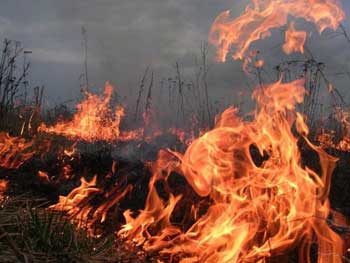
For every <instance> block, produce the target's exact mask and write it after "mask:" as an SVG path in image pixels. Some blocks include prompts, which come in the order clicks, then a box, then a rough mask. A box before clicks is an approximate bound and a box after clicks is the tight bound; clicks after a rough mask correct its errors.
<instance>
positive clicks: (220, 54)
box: [209, 0, 345, 62]
mask: <svg viewBox="0 0 350 263" xmlns="http://www.w3.org/2000/svg"><path fill="white" fill-rule="evenodd" d="M289 15H290V16H292V17H293V18H303V19H305V20H306V21H308V22H312V23H314V24H315V25H316V26H317V29H318V31H319V32H320V33H322V32H323V31H324V30H325V29H326V28H330V29H333V30H335V29H337V27H338V26H339V24H340V23H341V21H343V20H344V19H345V13H344V11H343V10H342V8H341V6H340V4H339V2H338V1H337V0H266V1H263V0H253V1H252V3H251V5H249V6H247V8H246V9H245V11H244V13H243V14H242V15H241V16H239V17H238V18H235V19H232V18H230V11H225V12H223V13H221V14H220V15H219V16H218V17H217V18H216V20H215V21H214V23H213V25H212V28H211V32H210V35H209V40H210V42H211V43H212V44H214V45H215V46H217V47H218V51H217V59H218V61H222V62H223V61H225V60H226V57H227V54H228V53H229V52H230V50H231V49H232V48H234V49H235V52H234V54H233V58H234V59H244V58H245V57H246V56H247V54H248V51H249V48H250V46H251V45H252V43H254V42H255V41H257V40H259V39H264V38H266V37H269V36H270V34H271V32H270V31H271V30H272V29H274V28H279V27H282V26H284V25H286V24H287V23H288V16H289Z"/></svg>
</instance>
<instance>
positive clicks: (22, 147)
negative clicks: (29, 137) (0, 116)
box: [0, 133, 35, 169]
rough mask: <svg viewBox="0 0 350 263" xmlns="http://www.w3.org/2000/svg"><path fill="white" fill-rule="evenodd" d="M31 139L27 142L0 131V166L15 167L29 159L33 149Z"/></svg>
mask: <svg viewBox="0 0 350 263" xmlns="http://www.w3.org/2000/svg"><path fill="white" fill-rule="evenodd" d="M32 146H33V141H29V142H27V141H26V140H25V139H23V138H20V137H11V136H10V135H9V134H8V133H0V167H4V168H7V169H17V168H19V167H20V166H21V165H22V164H23V163H24V162H25V161H27V160H28V159H30V158H31V157H32V156H33V155H34V154H35V151H34V150H33V149H32Z"/></svg>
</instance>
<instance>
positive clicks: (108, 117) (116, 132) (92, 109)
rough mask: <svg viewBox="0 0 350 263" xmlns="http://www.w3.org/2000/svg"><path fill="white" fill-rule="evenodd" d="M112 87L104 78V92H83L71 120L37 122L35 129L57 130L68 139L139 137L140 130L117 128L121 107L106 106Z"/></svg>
mask: <svg viewBox="0 0 350 263" xmlns="http://www.w3.org/2000/svg"><path fill="white" fill-rule="evenodd" d="M112 93H113V87H112V86H111V85H110V84H109V83H108V82H107V83H106V85H105V90H104V95H103V96H97V95H94V94H92V93H87V95H86V96H87V97H86V99H85V100H84V101H82V102H81V103H80V104H78V105H77V112H76V114H75V115H74V116H73V119H72V120H71V121H67V122H59V123H57V124H56V125H55V126H52V127H47V126H46V125H45V124H44V123H43V124H41V125H40V127H39V129H38V130H39V131H41V132H46V133H53V134H60V135H64V136H67V137H69V138H72V139H81V140H86V141H97V140H104V141H115V140H132V139H135V138H137V137H140V131H138V130H136V131H130V132H121V131H120V122H121V120H122V118H123V116H124V114H125V113H124V108H123V107H122V106H117V107H116V108H115V110H114V111H113V110H112V108H111V107H110V101H111V98H112Z"/></svg>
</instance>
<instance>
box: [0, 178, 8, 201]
mask: <svg viewBox="0 0 350 263" xmlns="http://www.w3.org/2000/svg"><path fill="white" fill-rule="evenodd" d="M7 189H8V181H7V180H4V179H0V202H1V201H2V200H4V196H3V194H4V193H5V192H6V191H7Z"/></svg>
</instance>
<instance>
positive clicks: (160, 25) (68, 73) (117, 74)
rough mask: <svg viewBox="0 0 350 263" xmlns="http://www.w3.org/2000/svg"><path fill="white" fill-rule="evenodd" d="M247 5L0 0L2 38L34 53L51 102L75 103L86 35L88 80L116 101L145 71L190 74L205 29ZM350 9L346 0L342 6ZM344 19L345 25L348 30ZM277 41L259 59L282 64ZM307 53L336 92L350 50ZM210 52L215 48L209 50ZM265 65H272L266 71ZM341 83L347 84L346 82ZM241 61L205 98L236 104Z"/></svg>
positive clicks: (331, 46) (211, 0) (178, 0)
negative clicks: (176, 68) (112, 89)
mask: <svg viewBox="0 0 350 263" xmlns="http://www.w3.org/2000/svg"><path fill="white" fill-rule="evenodd" d="M247 2H248V1H247V0H60V1H58V0H1V1H0V39H4V38H10V39H15V40H19V41H21V42H22V43H23V45H24V47H25V48H27V49H29V50H32V51H33V54H32V55H31V56H30V57H31V61H32V69H31V82H32V84H33V85H45V86H46V89H47V94H48V95H47V97H48V100H49V101H52V102H53V103H56V102H60V101H64V100H66V99H70V98H76V97H77V96H78V94H79V83H80V82H79V76H80V74H81V73H82V71H83V49H82V35H81V27H82V26H84V27H85V28H86V29H87V34H88V52H89V56H88V58H89V75H90V82H91V84H92V85H93V86H94V87H95V88H96V90H98V89H99V88H101V87H103V83H104V82H105V81H110V82H111V83H113V84H114V85H115V86H117V88H118V89H119V90H120V92H121V94H122V95H126V96H132V95H133V94H135V90H136V89H137V85H138V83H139V81H140V78H141V76H142V73H143V71H144V69H145V68H146V67H147V66H148V65H150V66H151V67H152V68H153V69H154V70H155V74H156V76H157V80H159V79H160V78H161V77H167V76H168V75H170V71H171V70H172V65H174V63H175V62H176V61H179V63H180V65H181V66H182V68H183V71H184V72H186V70H187V69H188V70H190V69H191V67H193V65H194V64H193V63H194V60H193V59H192V58H193V55H194V54H195V53H198V52H199V47H200V45H201V43H202V42H203V41H206V40H207V36H208V32H209V29H210V25H211V23H212V22H213V20H214V19H215V17H216V16H217V15H218V14H219V13H220V12H222V11H224V10H227V9H231V10H232V15H233V16H237V15H238V14H239V13H241V12H242V11H243V10H244V6H245V4H246V3H247ZM343 4H345V7H346V9H350V4H349V1H348V0H343ZM348 23H349V22H348V20H347V21H346V22H345V25H346V27H347V28H348V26H347V25H348ZM282 36H283V35H282V34H281V32H280V31H278V30H276V32H275V33H274V34H273V37H272V39H271V40H267V41H265V40H264V41H263V42H264V43H263V44H262V43H261V44H260V45H261V46H260V48H261V49H262V54H263V56H265V57H263V58H267V57H268V58H270V59H271V61H270V62H269V61H267V66H271V68H272V66H273V63H274V61H276V60H283V59H286V57H285V56H283V54H282V52H281V51H280V50H281V49H280V44H282ZM308 46H309V48H310V49H311V50H312V51H313V53H314V55H315V57H316V58H317V59H319V60H320V61H323V62H327V66H328V73H329V77H330V79H331V80H334V82H337V85H339V86H342V87H341V88H342V89H343V90H344V93H346V94H347V93H348V92H347V87H346V88H345V86H346V85H345V84H344V83H347V82H348V80H349V79H347V77H343V78H342V80H339V79H340V77H339V76H338V77H337V79H338V80H337V81H336V80H335V78H336V77H335V76H336V75H335V74H336V73H338V72H339V71H341V70H342V67H343V65H347V64H348V62H347V61H348V59H349V58H350V44H349V43H347V41H346V40H345V38H344V37H342V36H338V37H337V38H333V37H332V38H330V37H329V34H327V32H326V34H324V35H322V36H318V35H317V34H313V35H312V37H311V39H310V40H308ZM212 49H214V48H212ZM269 63H270V64H269ZM344 78H345V79H344ZM246 79H247V77H246V76H244V74H243V73H242V70H241V62H233V61H231V60H228V61H227V63H225V64H221V65H220V64H215V63H213V67H212V69H211V75H210V84H211V85H210V89H211V90H210V92H211V94H215V95H216V96H217V97H226V98H227V95H231V96H232V97H234V96H235V95H234V94H235V93H236V91H237V90H242V89H247V83H248V85H249V83H250V82H247V81H246Z"/></svg>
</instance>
